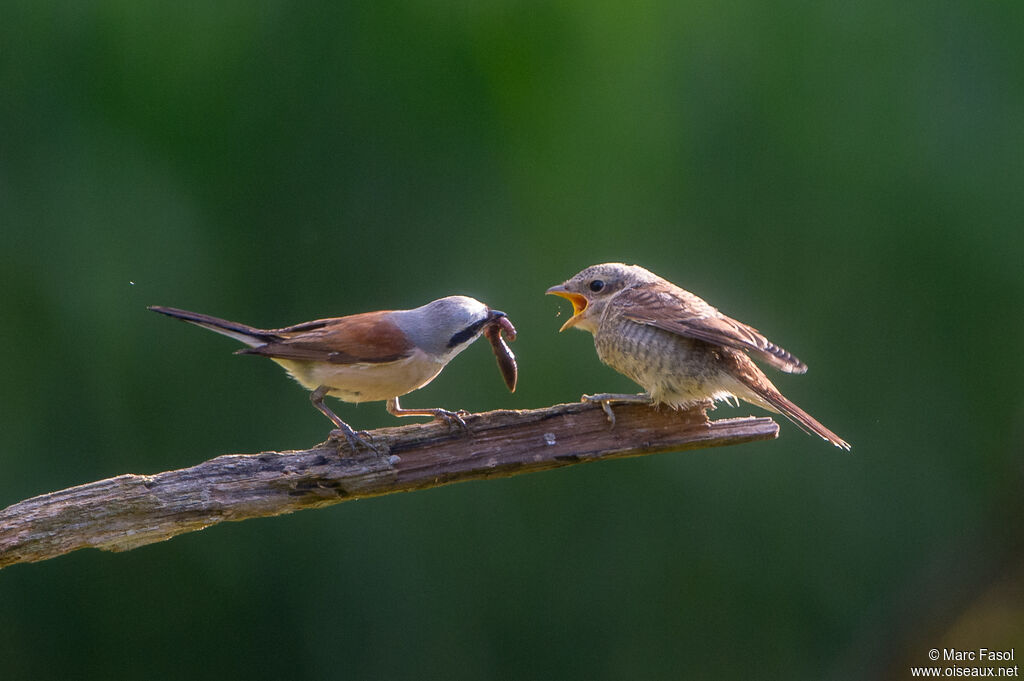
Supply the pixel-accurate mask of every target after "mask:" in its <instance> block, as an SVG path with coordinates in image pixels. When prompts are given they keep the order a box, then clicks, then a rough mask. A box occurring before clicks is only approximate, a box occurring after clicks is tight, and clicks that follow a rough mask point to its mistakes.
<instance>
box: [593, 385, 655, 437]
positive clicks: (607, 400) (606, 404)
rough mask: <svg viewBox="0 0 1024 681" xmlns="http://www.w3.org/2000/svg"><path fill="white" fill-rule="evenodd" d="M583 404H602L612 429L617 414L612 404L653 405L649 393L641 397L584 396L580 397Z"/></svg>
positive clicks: (606, 394) (618, 395)
mask: <svg viewBox="0 0 1024 681" xmlns="http://www.w3.org/2000/svg"><path fill="white" fill-rule="evenodd" d="M580 401H581V402H588V403H590V404H600V405H601V409H602V410H604V414H605V416H607V417H608V423H609V424H610V428H614V427H615V412H614V411H612V402H621V403H634V404H651V403H652V402H653V400H651V396H650V395H649V394H647V393H640V394H639V395H624V394H620V393H598V394H596V395H583V396H582V397H580Z"/></svg>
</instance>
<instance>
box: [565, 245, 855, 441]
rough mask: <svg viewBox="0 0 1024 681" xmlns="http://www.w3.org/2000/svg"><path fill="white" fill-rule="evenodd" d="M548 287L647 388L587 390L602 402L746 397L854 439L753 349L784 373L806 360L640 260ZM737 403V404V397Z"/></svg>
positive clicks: (827, 435) (812, 427)
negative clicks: (782, 388) (786, 391)
mask: <svg viewBox="0 0 1024 681" xmlns="http://www.w3.org/2000/svg"><path fill="white" fill-rule="evenodd" d="M547 293H549V294H552V295H556V296H561V297H563V298H566V299H568V300H569V302H571V303H572V307H573V315H572V317H571V318H570V319H569V320H567V321H566V322H565V324H563V325H562V328H561V329H560V331H564V330H566V329H568V328H570V327H573V326H575V327H576V328H579V329H583V330H584V331H589V332H590V333H592V334H593V335H594V347H595V348H596V349H597V356H598V357H599V358H600V360H601V361H602V362H604V363H605V364H607V365H608V366H610V367H612V368H613V369H615V370H616V371H618V372H619V373H622V374H624V375H626V376H628V377H629V378H631V379H633V380H634V381H636V382H637V383H639V384H640V385H641V386H643V388H644V390H645V391H646V394H641V395H614V394H601V395H585V396H584V399H585V400H587V401H592V402H600V403H601V404H602V406H604V408H605V411H606V412H607V413H608V414H609V418H610V419H612V420H613V422H614V416H613V414H612V412H611V409H610V408H609V407H608V404H609V403H610V402H617V401H631V402H648V403H652V402H653V403H654V404H665V405H668V406H670V407H673V408H675V409H679V408H683V407H688V406H692V405H695V404H698V403H701V402H706V401H709V400H710V401H715V400H730V399H732V400H735V399H737V398H738V399H741V400H744V401H746V402H749V403H751V404H754V405H756V406H758V407H761V408H763V409H767V410H769V411H773V412H776V413H779V414H782V415H784V416H785V417H787V418H788V419H789V420H791V421H793V422H794V423H795V424H797V425H798V426H800V427H801V428H802V429H804V430H805V431H808V432H811V433H814V434H816V435H818V436H819V437H821V438H822V439H824V440H827V441H828V442H831V443H832V444H834V445H835V446H836V447H840V448H842V449H846V450H849V449H850V445H849V444H848V443H847V442H846V441H845V440H843V439H842V438H841V437H839V436H838V435H836V434H835V433H833V432H832V431H831V430H829V429H828V428H826V427H825V426H823V425H822V424H821V423H819V422H818V421H817V420H816V419H815V418H814V417H813V416H811V415H810V414H808V413H807V412H806V411H804V410H803V409H801V408H800V407H798V406H797V405H795V404H794V403H793V402H791V401H790V400H788V399H787V398H786V397H785V396H784V395H783V394H782V393H781V392H779V390H778V388H776V387H775V386H774V385H772V382H771V381H769V380H768V377H767V376H765V375H764V372H763V371H761V369H759V368H758V367H757V365H756V364H754V362H753V361H752V360H751V359H750V355H753V356H755V357H756V358H757V359H760V360H762V361H764V362H765V363H767V364H769V365H770V366H772V367H774V368H776V369H779V370H780V371H785V372H787V373H793V374H802V373H804V372H805V371H807V365H806V364H804V363H803V362H801V361H800V360H799V359H797V358H796V357H794V356H793V355H792V354H790V353H789V352H787V351H786V350H783V349H782V348H780V347H779V346H778V345H775V344H774V343H772V342H771V341H769V340H768V339H767V338H765V337H764V336H763V335H762V334H761V332H759V331H758V330H757V329H755V328H753V327H750V326H747V325H746V324H744V323H742V322H738V321H736V320H735V319H732V318H730V317H727V316H725V315H724V314H722V313H721V312H719V311H718V310H717V309H715V308H714V307H712V306H711V305H709V304H708V303H706V302H704V300H703V299H701V298H699V297H697V296H695V295H694V294H692V293H690V292H689V291H686V290H684V289H681V288H679V287H678V286H676V285H675V284H673V283H672V282H670V281H667V280H665V279H662V278H661V277H659V276H658V275H656V274H654V273H653V272H649V271H648V270H645V269H644V268H642V267H639V266H637V265H624V264H622V263H606V264H603V265H593V266H591V267H588V268H587V269H585V270H583V271H582V272H580V273H579V274H577V275H576V276H574V277H572V278H571V279H569V280H568V281H566V282H565V283H563V284H561V285H559V286H552V287H551V288H549V289H548V290H547ZM737 404H738V403H737Z"/></svg>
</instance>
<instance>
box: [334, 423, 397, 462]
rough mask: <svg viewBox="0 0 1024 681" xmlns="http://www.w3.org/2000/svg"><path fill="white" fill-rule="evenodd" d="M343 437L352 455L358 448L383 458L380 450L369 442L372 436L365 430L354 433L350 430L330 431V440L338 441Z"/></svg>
mask: <svg viewBox="0 0 1024 681" xmlns="http://www.w3.org/2000/svg"><path fill="white" fill-rule="evenodd" d="M343 437H344V438H345V440H346V441H347V442H348V446H349V449H351V450H352V453H353V454H355V453H356V452H357V451H358V450H359V448H360V447H363V448H365V449H369V450H370V451H372V452H373V453H374V454H376V455H377V456H381V457H382V456H384V453H383V452H382V451H381V450H380V448H378V447H377V445H375V444H373V442H371V440H372V439H373V436H372V435H370V433H368V432H367V431H365V430H360V431H358V432H356V431H354V430H352V429H351V428H349V429H347V430H346V429H345V428H336V429H334V430H332V431H331V434H330V439H332V440H340V439H341V438H343Z"/></svg>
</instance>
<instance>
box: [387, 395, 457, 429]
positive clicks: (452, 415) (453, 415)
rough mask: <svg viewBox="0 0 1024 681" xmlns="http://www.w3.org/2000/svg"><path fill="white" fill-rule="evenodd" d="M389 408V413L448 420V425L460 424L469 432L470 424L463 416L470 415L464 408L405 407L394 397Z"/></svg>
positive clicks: (389, 403)
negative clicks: (452, 409)
mask: <svg viewBox="0 0 1024 681" xmlns="http://www.w3.org/2000/svg"><path fill="white" fill-rule="evenodd" d="M387 410H388V413H389V414H392V415H393V416H433V417H434V418H435V419H437V420H438V421H446V422H447V423H448V426H449V427H451V426H453V425H454V426H458V427H459V428H462V430H464V431H466V432H469V426H467V425H466V421H465V420H464V419H463V418H462V417H463V416H469V412H468V411H465V410H464V409H460V410H459V411H448V410H447V409H438V408H434V409H403V408H402V407H401V406H400V405H399V404H398V398H397V397H392V398H391V399H390V400H388V403H387Z"/></svg>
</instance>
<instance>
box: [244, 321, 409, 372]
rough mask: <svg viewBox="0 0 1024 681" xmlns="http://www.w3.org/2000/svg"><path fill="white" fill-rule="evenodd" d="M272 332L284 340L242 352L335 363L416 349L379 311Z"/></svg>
mask: <svg viewBox="0 0 1024 681" xmlns="http://www.w3.org/2000/svg"><path fill="white" fill-rule="evenodd" d="M272 333H274V334H275V335H276V336H278V337H279V338H280V340H276V341H274V342H271V343H267V344H266V345H260V346H258V347H254V348H244V349H242V350H240V351H239V352H240V353H241V354H249V355H262V356H264V357H274V358H277V359H292V360H305V361H312V362H330V363H332V364H381V363H385V362H396V361H398V360H400V359H405V358H406V357H409V356H411V355H412V353H413V350H414V348H413V346H412V344H411V343H410V342H409V340H408V339H407V338H406V336H405V334H404V333H402V331H401V329H399V328H398V327H397V326H396V325H395V324H394V323H393V322H391V321H390V320H388V319H387V318H386V316H382V315H381V314H380V313H379V312H369V313H363V314H355V315H350V316H348V317H337V318H334V319H319V320H317V321H313V322H305V323H303V324H297V325H296V326H289V327H285V328H283V329H274V330H273V332H272Z"/></svg>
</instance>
